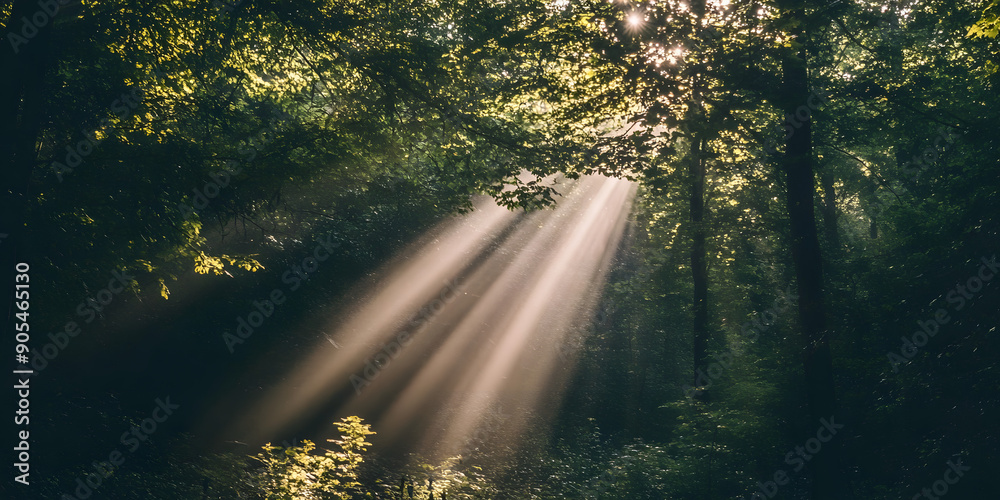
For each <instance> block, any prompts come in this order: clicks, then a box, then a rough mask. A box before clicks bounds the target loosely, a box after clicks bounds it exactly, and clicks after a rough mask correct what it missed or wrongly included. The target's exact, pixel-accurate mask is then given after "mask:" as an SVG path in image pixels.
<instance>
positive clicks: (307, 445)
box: [256, 416, 375, 500]
mask: <svg viewBox="0 0 1000 500" xmlns="http://www.w3.org/2000/svg"><path fill="white" fill-rule="evenodd" d="M334 425H335V426H336V427H337V430H338V431H339V432H340V433H341V434H340V439H328V441H329V442H331V443H334V444H336V445H337V446H338V448H339V449H338V450H322V451H323V453H322V454H319V453H313V451H314V450H316V444H315V443H313V442H312V441H309V440H305V441H303V444H302V445H301V446H289V447H284V448H283V447H280V446H272V445H271V443H267V444H266V445H264V451H263V452H262V453H259V454H258V455H257V457H256V459H257V460H258V461H260V462H261V463H262V464H263V465H264V470H263V471H262V472H261V474H260V475H261V478H260V484H261V487H262V488H263V490H264V491H265V492H266V498H268V500H301V499H309V498H338V499H347V498H351V497H352V494H353V493H354V492H356V491H357V489H358V487H359V486H361V483H359V482H358V481H357V475H358V473H357V470H358V467H359V466H360V465H361V462H362V461H363V460H364V459H363V457H362V453H363V452H364V451H365V449H367V447H368V446H369V445H370V444H371V443H368V442H366V441H365V438H366V437H367V436H369V435H371V434H375V433H374V432H373V431H371V426H370V425H368V424H363V423H362V421H361V419H360V418H358V417H354V416H351V417H345V418H342V419H341V421H340V422H334Z"/></svg>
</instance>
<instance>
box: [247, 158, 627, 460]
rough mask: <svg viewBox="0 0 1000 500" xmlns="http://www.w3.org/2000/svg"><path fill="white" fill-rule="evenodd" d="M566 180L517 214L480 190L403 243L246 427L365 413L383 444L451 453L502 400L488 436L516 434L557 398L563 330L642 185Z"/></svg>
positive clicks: (594, 281)
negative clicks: (471, 206) (500, 415)
mask: <svg viewBox="0 0 1000 500" xmlns="http://www.w3.org/2000/svg"><path fill="white" fill-rule="evenodd" d="M565 185H566V186H571V187H570V189H569V192H567V193H565V194H564V197H562V198H561V199H560V201H559V204H558V205H557V206H556V207H555V209H552V210H542V211H536V212H532V213H529V214H521V216H520V217H519V215H518V214H516V213H514V212H511V211H509V210H507V209H504V208H502V207H499V206H497V205H496V204H495V203H492V201H489V200H487V201H482V202H480V203H478V204H477V207H476V210H474V211H473V212H472V213H470V214H468V215H466V216H463V217H457V218H454V219H452V220H449V221H447V222H445V223H443V224H442V225H441V226H439V227H438V228H437V229H435V230H434V231H433V232H432V236H430V237H428V238H424V239H423V240H421V241H419V242H417V243H415V244H413V245H411V246H410V247H409V248H407V249H405V250H404V251H402V252H401V253H400V254H399V255H398V256H397V257H396V258H395V259H394V260H393V261H392V262H391V263H389V264H387V265H386V266H384V268H383V269H382V270H380V271H379V272H378V273H377V275H376V276H377V278H376V279H375V280H374V282H373V283H372V284H370V285H369V289H370V290H371V292H370V293H367V294H360V293H359V294H357V295H358V299H356V303H355V305H354V307H353V310H354V312H353V313H352V314H349V315H345V314H344V313H343V312H342V311H338V312H337V315H336V320H335V321H332V322H331V324H330V327H329V331H328V332H326V333H325V334H324V335H321V336H320V337H319V338H318V340H317V342H318V344H317V347H316V348H315V351H314V354H312V355H311V357H310V358H309V359H307V360H304V361H302V362H300V363H298V364H297V365H296V366H295V367H294V368H292V369H291V370H289V372H288V374H287V376H285V377H284V378H283V379H282V381H281V382H280V383H278V384H277V385H276V386H274V387H272V388H271V389H270V390H269V391H268V392H267V393H266V394H265V395H264V396H263V397H262V398H261V399H260V400H259V401H257V402H255V403H254V404H253V406H252V407H251V408H250V409H249V410H248V411H246V412H244V413H242V415H243V416H242V418H241V419H240V421H239V422H238V424H237V426H236V428H235V429H236V434H237V436H238V437H239V438H240V439H243V440H251V441H252V440H263V439H269V438H274V437H275V436H277V435H278V434H279V433H281V432H288V431H290V430H291V429H294V428H295V427H296V426H299V425H303V424H305V423H306V422H309V421H313V420H315V418H316V417H317V416H323V415H326V416H328V418H327V420H329V421H332V420H333V419H336V418H338V417H340V416H344V415H360V416H362V417H363V418H365V419H366V420H369V421H372V422H374V428H375V429H376V430H377V431H378V433H379V434H378V436H377V437H376V439H377V441H378V442H379V444H380V446H386V447H390V448H393V449H396V450H400V451H403V450H405V451H415V452H419V453H421V454H423V455H424V456H433V457H443V456H448V455H454V454H459V453H462V452H464V451H466V450H465V449H464V448H463V445H464V444H465V443H467V442H468V441H469V436H471V435H472V434H474V433H476V432H480V433H481V432H482V431H481V429H479V427H480V426H481V424H482V423H483V420H484V417H485V415H486V412H487V411H488V410H489V409H490V408H493V409H494V410H495V409H497V408H502V409H503V412H505V413H506V414H508V417H507V418H505V419H504V422H503V425H501V426H499V427H494V428H492V429H490V435H491V436H503V437H504V439H507V440H509V441H510V443H511V444H516V439H517V437H518V436H519V435H520V434H521V432H522V431H523V430H524V426H525V424H526V423H527V422H528V419H529V418H531V417H532V416H544V415H545V414H546V413H547V412H548V411H549V410H553V409H555V408H556V407H557V403H558V400H559V398H560V395H561V392H562V387H563V385H564V383H565V381H566V377H567V376H568V375H569V374H570V373H571V372H572V368H573V365H574V360H575V353H574V352H573V349H572V348H571V347H569V345H571V344H572V343H571V342H567V340H568V339H569V338H570V337H571V336H573V335H574V334H577V333H578V332H580V331H582V330H583V329H585V328H586V327H587V323H588V322H589V318H591V316H592V314H591V313H592V310H593V308H594V306H595V304H596V302H597V300H598V299H599V295H600V290H601V289H602V286H603V283H604V279H605V277H606V274H607V272H608V269H609V266H610V263H611V260H612V258H613V257H614V255H615V253H616V251H617V248H618V243H619V241H620V239H621V237H622V234H623V232H624V228H625V222H626V218H627V216H628V213H629V210H630V206H631V200H632V197H633V195H634V192H635V186H634V185H633V184H632V183H630V182H627V181H623V180H618V179H610V178H606V177H599V176H588V177H584V178H582V179H580V180H579V181H576V182H575V183H566V184H565ZM330 340H333V342H335V345H336V346H337V347H338V348H337V349H335V350H332V349H331V348H330V345H331V342H330ZM331 412H332V414H330V413H331Z"/></svg>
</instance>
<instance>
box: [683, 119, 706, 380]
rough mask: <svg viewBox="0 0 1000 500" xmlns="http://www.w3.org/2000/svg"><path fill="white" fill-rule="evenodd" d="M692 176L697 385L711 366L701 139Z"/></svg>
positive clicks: (693, 154) (696, 143)
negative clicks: (709, 363)
mask: <svg viewBox="0 0 1000 500" xmlns="http://www.w3.org/2000/svg"><path fill="white" fill-rule="evenodd" d="M688 173H689V175H690V179H691V182H690V184H691V200H690V202H691V206H690V209H691V282H692V284H693V287H694V293H693V297H692V303H691V306H692V312H693V316H694V317H693V324H692V331H693V332H694V367H695V375H694V377H695V386H697V385H698V377H699V375H698V371H701V372H702V373H704V372H705V370H707V367H708V340H709V331H708V259H707V257H706V255H705V252H706V247H705V163H704V161H703V160H702V158H701V140H700V139H695V140H693V141H692V144H691V163H690V165H689V171H688Z"/></svg>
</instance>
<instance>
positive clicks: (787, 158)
mask: <svg viewBox="0 0 1000 500" xmlns="http://www.w3.org/2000/svg"><path fill="white" fill-rule="evenodd" d="M783 4H784V6H786V7H791V8H790V9H788V12H789V13H790V15H791V16H793V17H797V18H798V20H799V23H798V24H792V25H793V26H794V27H793V28H791V29H790V34H791V35H793V36H795V37H796V38H797V39H798V40H799V41H800V42H801V43H802V47H803V48H801V49H799V50H798V51H797V53H795V52H792V51H790V50H789V51H787V52H786V53H785V55H784V57H783V60H782V73H783V81H784V82H783V83H784V92H783V94H784V96H785V98H786V99H787V100H786V101H785V104H784V112H785V114H786V122H785V125H786V126H787V127H792V128H791V130H792V133H791V134H790V135H789V137H788V139H787V141H786V144H785V148H786V149H785V154H784V157H783V158H782V167H783V169H784V171H785V175H786V181H787V189H788V193H787V208H788V216H789V221H790V224H791V247H792V257H793V260H794V263H795V275H796V279H797V282H798V288H799V290H798V293H799V323H800V325H801V328H802V330H803V335H804V337H805V342H806V349H805V353H804V359H803V364H804V369H805V382H806V390H807V392H808V396H807V398H808V404H809V414H810V416H811V422H810V424H809V426H810V427H814V426H820V425H822V424H821V423H820V421H821V419H830V418H831V417H836V416H837V415H836V413H837V401H836V395H835V392H834V380H833V362H832V359H831V354H830V344H829V335H828V333H829V332H827V324H826V321H827V318H826V305H825V298H824V293H823V258H822V255H821V252H820V245H819V238H818V231H817V228H816V214H815V207H814V205H815V203H814V201H813V200H814V193H815V192H816V189H815V174H814V172H813V153H812V121H811V117H808V116H807V117H805V119H801V114H800V115H799V117H798V118H792V119H788V118H791V117H793V116H795V115H796V113H797V112H799V110H800V109H801V108H800V107H801V106H802V105H803V104H805V103H806V102H807V100H808V97H809V93H810V90H809V76H808V72H807V69H806V51H805V48H804V46H805V45H806V44H805V41H806V37H805V32H804V30H803V28H802V26H804V24H805V22H806V19H805V16H804V13H803V11H802V9H801V3H800V2H796V1H786V2H783ZM790 24H791V23H790ZM802 114H804V113H802ZM796 123H797V124H798V125H796ZM841 440H842V438H840V437H839V436H838V437H835V438H834V439H832V440H830V441H828V442H827V443H824V444H823V448H822V450H821V451H820V452H819V453H817V454H816V455H815V456H814V458H813V459H812V461H811V462H810V463H809V466H810V468H811V469H812V471H813V473H814V481H813V495H812V497H813V499H816V500H833V499H836V500H841V499H843V498H846V494H847V492H848V491H850V488H849V487H848V486H847V485H846V484H845V482H844V478H843V477H842V475H841V474H840V470H839V465H840V455H841V453H840V447H841Z"/></svg>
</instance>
